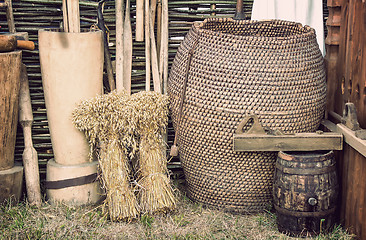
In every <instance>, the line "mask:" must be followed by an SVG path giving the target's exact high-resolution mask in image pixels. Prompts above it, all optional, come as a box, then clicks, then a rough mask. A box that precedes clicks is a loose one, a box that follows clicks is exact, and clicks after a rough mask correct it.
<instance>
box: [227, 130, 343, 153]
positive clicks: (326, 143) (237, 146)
mask: <svg viewBox="0 0 366 240" xmlns="http://www.w3.org/2000/svg"><path fill="white" fill-rule="evenodd" d="M233 142H234V151H239V152H243V151H315V150H342V145H343V136H342V134H339V133H321V134H320V133H296V134H293V135H280V136H276V135H269V134H235V135H234V139H233Z"/></svg>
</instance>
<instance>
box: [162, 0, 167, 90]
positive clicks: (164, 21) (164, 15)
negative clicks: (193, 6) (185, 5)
mask: <svg viewBox="0 0 366 240" xmlns="http://www.w3.org/2000/svg"><path fill="white" fill-rule="evenodd" d="M161 28H162V30H164V31H163V32H162V33H164V34H162V39H161V41H162V44H161V48H163V49H164V54H163V78H162V79H163V93H164V94H166V91H167V87H168V61H169V52H168V49H169V17H168V0H162V26H161Z"/></svg>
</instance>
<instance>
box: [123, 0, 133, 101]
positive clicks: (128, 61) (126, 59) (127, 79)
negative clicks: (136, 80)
mask: <svg viewBox="0 0 366 240" xmlns="http://www.w3.org/2000/svg"><path fill="white" fill-rule="evenodd" d="M130 14H131V12H130V0H127V1H126V14H125V22H124V27H123V87H124V88H125V90H126V91H127V93H128V94H129V95H131V74H132V48H133V45H132V29H131V19H130Z"/></svg>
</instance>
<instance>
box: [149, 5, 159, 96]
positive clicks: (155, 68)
mask: <svg viewBox="0 0 366 240" xmlns="http://www.w3.org/2000/svg"><path fill="white" fill-rule="evenodd" d="M152 15H153V9H151V15H150V41H151V68H152V75H153V83H154V91H155V92H158V93H162V91H161V78H160V75H159V66H158V55H157V53H156V42H155V34H154V23H153V16H152Z"/></svg>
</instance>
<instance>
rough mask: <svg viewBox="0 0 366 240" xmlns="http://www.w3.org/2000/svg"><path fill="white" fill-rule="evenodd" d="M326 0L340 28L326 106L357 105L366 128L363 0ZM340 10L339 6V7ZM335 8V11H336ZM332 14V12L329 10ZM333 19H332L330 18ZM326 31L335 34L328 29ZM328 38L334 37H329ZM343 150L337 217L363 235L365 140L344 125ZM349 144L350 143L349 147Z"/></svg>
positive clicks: (365, 14) (365, 214) (340, 109)
mask: <svg viewBox="0 0 366 240" xmlns="http://www.w3.org/2000/svg"><path fill="white" fill-rule="evenodd" d="M333 2H336V1H328V5H334V6H335V5H339V7H340V18H341V21H340V32H339V38H338V39H339V50H338V55H337V56H336V54H334V56H336V57H337V60H336V61H337V64H336V67H335V69H334V71H335V72H336V74H328V79H327V82H328V89H329V90H330V93H329V96H332V97H330V98H328V100H329V101H332V102H331V103H329V104H328V107H329V106H331V107H330V109H329V108H328V110H330V111H334V112H336V113H337V114H339V115H342V113H343V109H344V105H345V103H346V102H352V103H354V105H355V106H356V109H357V115H358V121H359V123H360V127H361V128H364V129H365V128H366V68H365V66H366V39H365V37H364V36H365V34H366V21H365V19H366V3H365V1H361V0H339V1H337V3H333ZM330 9H331V8H330ZM338 10H339V9H338ZM338 10H337V11H338ZM330 17H331V14H330ZM330 22H334V21H330ZM329 34H338V33H337V32H333V33H332V31H329ZM330 39H334V37H331V38H330ZM337 130H338V131H343V132H344V138H345V141H346V142H347V143H348V144H345V146H344V150H343V152H340V153H339V154H338V157H337V161H338V163H339V165H338V169H339V175H340V179H341V182H340V183H341V202H340V205H341V208H340V217H341V218H340V220H341V223H342V224H343V226H344V227H345V228H347V229H349V230H350V231H351V232H352V233H354V234H356V235H357V238H358V239H366V210H365V209H366V196H365V192H366V158H365V157H364V156H363V154H365V153H366V149H365V144H364V143H365V141H364V140H360V139H357V138H355V137H354V132H352V131H350V130H349V129H347V128H345V127H344V126H343V125H339V124H338V126H337ZM350 145H352V146H353V147H351V146H350Z"/></svg>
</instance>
